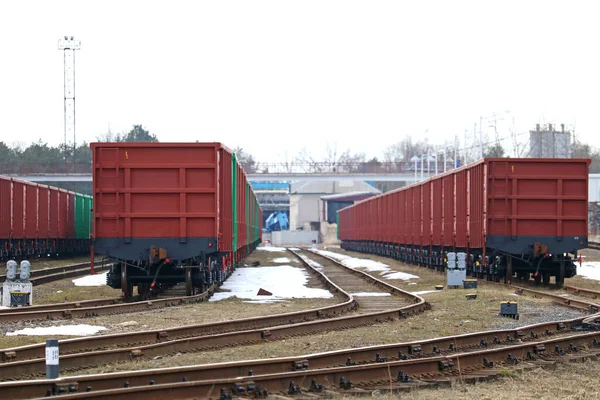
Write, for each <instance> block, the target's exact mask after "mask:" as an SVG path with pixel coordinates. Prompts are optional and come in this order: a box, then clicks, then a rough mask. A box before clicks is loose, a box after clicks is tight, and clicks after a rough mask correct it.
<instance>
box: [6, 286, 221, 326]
mask: <svg viewBox="0 0 600 400" xmlns="http://www.w3.org/2000/svg"><path fill="white" fill-rule="evenodd" d="M214 290H215V286H214V285H213V286H211V287H210V288H209V289H208V290H206V291H205V292H203V293H200V294H197V295H194V296H177V297H166V298H162V299H161V298H156V299H149V300H139V301H134V302H129V303H125V302H123V301H122V299H121V298H119V297H116V298H110V299H96V300H86V301H81V302H72V303H63V304H61V303H58V304H48V305H40V306H32V307H26V308H18V309H8V310H0V311H3V312H0V322H14V321H31V320H40V319H49V320H56V319H73V318H88V317H97V316H100V315H114V314H124V313H131V312H141V311H147V310H156V309H159V308H163V307H174V306H179V305H183V304H193V303H199V302H202V301H205V300H206V299H208V298H209V297H210V296H211V295H212V293H213V292H214ZM22 310H26V311H22Z"/></svg>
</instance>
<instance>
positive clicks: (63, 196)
mask: <svg viewBox="0 0 600 400" xmlns="http://www.w3.org/2000/svg"><path fill="white" fill-rule="evenodd" d="M58 237H59V239H66V238H68V237H69V199H68V193H67V191H66V190H62V189H59V191H58Z"/></svg>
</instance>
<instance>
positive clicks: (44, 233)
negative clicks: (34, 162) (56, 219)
mask: <svg viewBox="0 0 600 400" xmlns="http://www.w3.org/2000/svg"><path fill="white" fill-rule="evenodd" d="M38 192H39V201H38V205H39V208H38V237H39V238H40V239H48V238H51V237H52V236H51V235H50V213H49V212H50V189H49V188H48V186H45V185H38Z"/></svg>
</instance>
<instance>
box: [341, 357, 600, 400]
mask: <svg viewBox="0 0 600 400" xmlns="http://www.w3.org/2000/svg"><path fill="white" fill-rule="evenodd" d="M502 372H504V373H503V375H504V376H503V377H499V378H498V379H496V380H494V381H491V382H481V383H476V384H463V383H461V382H460V381H457V382H454V384H453V385H452V386H451V387H446V388H439V389H417V390H414V391H411V392H408V393H400V394H394V395H390V394H377V393H375V394H373V396H369V397H371V398H372V399H377V400H384V399H406V400H439V399H465V400H513V399H519V400H521V399H522V400H555V399H571V400H575V399H577V400H587V399H598V398H600V389H598V385H597V382H598V375H599V374H600V362H599V361H586V362H569V363H560V364H558V365H556V367H555V368H547V369H545V368H534V369H526V370H520V369H519V368H518V367H517V369H515V370H505V371H502ZM359 398H360V399H364V397H356V396H344V397H343V399H348V400H350V399H359Z"/></svg>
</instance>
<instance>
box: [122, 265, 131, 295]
mask: <svg viewBox="0 0 600 400" xmlns="http://www.w3.org/2000/svg"><path fill="white" fill-rule="evenodd" d="M121 290H122V291H123V294H124V296H125V300H129V299H131V297H132V296H133V285H131V284H130V283H129V277H128V274H127V265H125V264H121Z"/></svg>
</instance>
